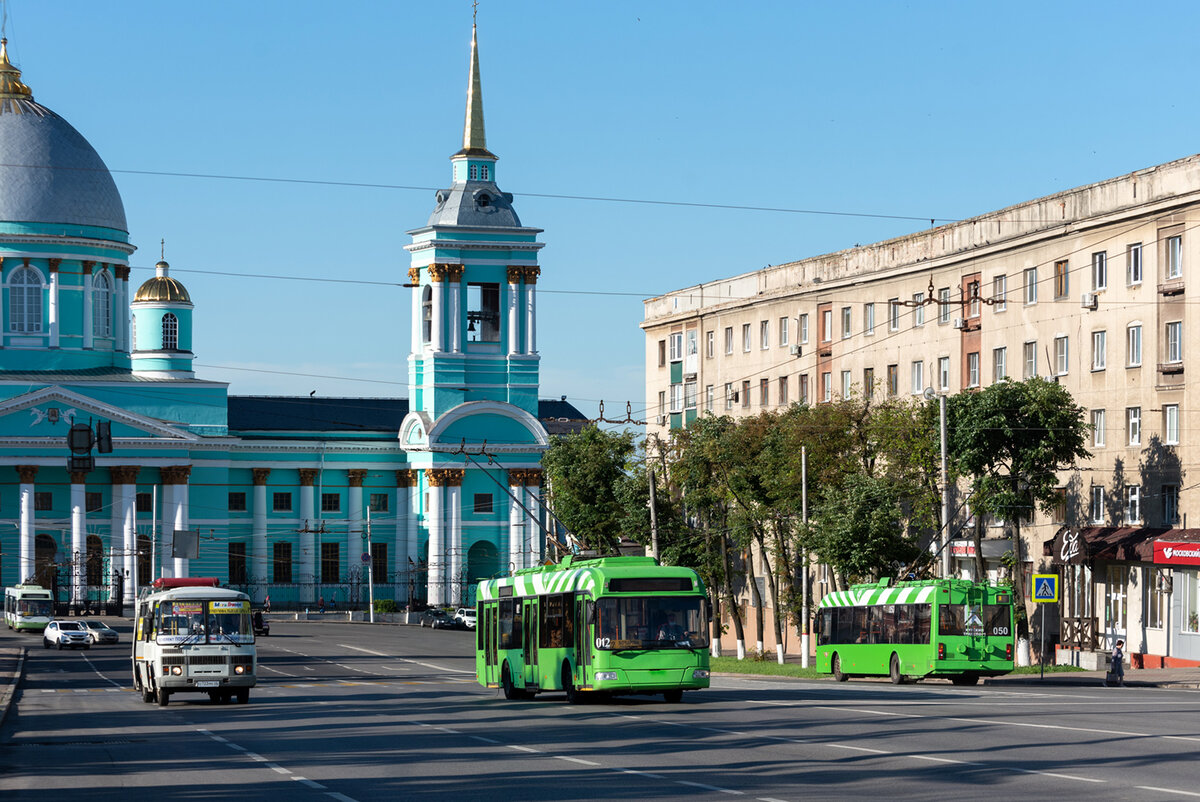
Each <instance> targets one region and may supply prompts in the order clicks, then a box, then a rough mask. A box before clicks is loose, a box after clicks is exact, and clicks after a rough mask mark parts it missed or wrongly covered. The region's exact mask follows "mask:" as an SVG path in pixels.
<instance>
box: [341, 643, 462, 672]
mask: <svg viewBox="0 0 1200 802" xmlns="http://www.w3.org/2000/svg"><path fill="white" fill-rule="evenodd" d="M338 646H341V647H342V648H343V649H353V650H354V651H356V652H364V653H366V654H373V655H375V656H376V657H386V658H387V659H389V660H399V661H400V662H401V663H412V664H413V665H418V666H423V667H425V668H432V669H433V670H434V671H448V672H450V673H452V674H474V673H475V671H474V670H471V671H464V670H462V669H461V668H447V667H446V666H439V665H435V664H434V663H422V662H421V661H420V660H409V659H408V658H406V657H397V656H396V655H394V654H384V653H383V652H375V651H371V650H370V649H362V648H359V647H358V646H351V645H349V644H347V643H339V644H338Z"/></svg>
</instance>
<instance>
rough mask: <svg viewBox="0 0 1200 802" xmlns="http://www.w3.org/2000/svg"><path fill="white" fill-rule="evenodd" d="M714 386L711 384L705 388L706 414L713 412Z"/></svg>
mask: <svg viewBox="0 0 1200 802" xmlns="http://www.w3.org/2000/svg"><path fill="white" fill-rule="evenodd" d="M713 396H714V392H713V386H712V385H711V384H709V385H705V387H704V409H705V411H706V412H712V411H713Z"/></svg>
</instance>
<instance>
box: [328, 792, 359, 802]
mask: <svg viewBox="0 0 1200 802" xmlns="http://www.w3.org/2000/svg"><path fill="white" fill-rule="evenodd" d="M326 793H327V794H328V795H329V796H331V797H333V798H334V799H337V800H339V802H357V800H356V799H355V798H354V797H352V796H346V795H345V794H339V793H338V792H337V791H327V792H326Z"/></svg>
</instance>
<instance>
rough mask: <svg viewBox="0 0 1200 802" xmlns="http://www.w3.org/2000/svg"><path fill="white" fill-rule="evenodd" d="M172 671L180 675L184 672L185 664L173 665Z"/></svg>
mask: <svg viewBox="0 0 1200 802" xmlns="http://www.w3.org/2000/svg"><path fill="white" fill-rule="evenodd" d="M171 673H172V674H174V675H175V676H177V677H178V676H179V675H180V674H182V673H183V666H171Z"/></svg>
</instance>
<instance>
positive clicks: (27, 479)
mask: <svg viewBox="0 0 1200 802" xmlns="http://www.w3.org/2000/svg"><path fill="white" fill-rule="evenodd" d="M37 469H38V466H36V465H18V466H17V476H19V477H21V484H23V485H31V484H33V482H34V480H35V479H37Z"/></svg>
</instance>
